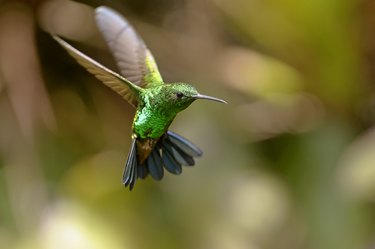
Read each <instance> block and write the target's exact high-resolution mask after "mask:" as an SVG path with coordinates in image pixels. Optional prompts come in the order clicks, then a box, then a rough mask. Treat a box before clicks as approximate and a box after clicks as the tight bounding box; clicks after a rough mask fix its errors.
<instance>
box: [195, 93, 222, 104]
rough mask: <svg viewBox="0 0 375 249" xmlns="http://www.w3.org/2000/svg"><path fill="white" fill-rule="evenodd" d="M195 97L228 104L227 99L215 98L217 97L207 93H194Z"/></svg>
mask: <svg viewBox="0 0 375 249" xmlns="http://www.w3.org/2000/svg"><path fill="white" fill-rule="evenodd" d="M193 98H195V99H207V100H212V101H216V102H220V103H224V104H228V103H227V102H226V101H225V100H222V99H219V98H215V97H211V96H207V95H203V94H199V93H198V94H197V95H194V96H193Z"/></svg>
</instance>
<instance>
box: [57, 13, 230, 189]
mask: <svg viewBox="0 0 375 249" xmlns="http://www.w3.org/2000/svg"><path fill="white" fill-rule="evenodd" d="M95 20H96V24H97V26H98V28H99V31H100V33H101V34H102V35H103V37H104V40H105V41H106V43H107V44H108V46H109V49H110V51H111V53H112V54H113V56H114V58H115V61H116V63H117V66H118V68H119V69H120V72H121V74H118V73H115V72H113V71H112V70H110V69H108V68H106V67H105V66H103V65H101V64H100V63H98V62H97V61H95V60H93V59H92V58H90V57H88V56H87V55H85V54H83V53H82V52H80V51H79V50H77V49H75V48H74V47H73V46H71V45H70V44H68V43H67V42H66V41H64V40H63V39H61V38H60V37H58V36H56V35H52V36H53V38H54V39H55V40H56V41H57V42H58V43H59V44H60V45H61V46H62V47H63V48H64V49H65V50H66V51H67V52H68V53H69V54H70V55H71V56H72V57H73V58H74V59H75V60H76V61H77V62H78V63H79V64H80V65H81V66H83V67H84V68H86V69H87V71H89V72H90V73H92V74H93V75H94V76H95V77H96V78H98V79H99V80H100V81H102V82H103V83H104V84H105V85H107V86H108V87H110V88H111V89H112V90H114V91H115V92H117V93H118V94H120V95H121V96H122V97H123V98H124V99H125V100H126V101H128V102H129V103H130V104H131V105H132V106H133V107H134V108H136V114H135V117H134V121H133V125H132V137H131V138H132V140H131V146H130V151H129V154H128V158H127V161H126V164H125V168H124V171H123V176H122V183H123V184H124V185H125V187H129V189H130V190H132V189H133V187H134V185H135V183H136V181H137V179H138V178H141V179H144V178H146V177H147V176H148V175H149V174H150V175H151V176H152V178H154V179H155V180H161V179H162V178H163V176H164V168H165V169H166V170H167V171H169V172H170V173H172V174H175V175H179V174H181V172H182V165H184V166H193V165H194V164H195V161H194V158H195V157H200V156H201V155H202V150H201V149H199V148H198V147H197V146H196V145H195V144H193V143H192V142H190V141H188V140H187V139H185V138H184V137H182V136H180V135H178V134H176V133H174V132H172V131H170V130H168V128H169V126H170V124H171V123H172V121H173V119H174V118H175V117H176V115H177V113H179V112H180V111H182V110H184V109H186V108H187V107H188V106H189V105H190V104H191V103H193V102H194V101H195V100H197V99H207V100H213V101H217V102H221V103H226V102H225V101H224V100H222V99H219V98H215V97H211V96H207V95H203V94H200V93H199V92H198V91H197V90H196V88H195V87H193V86H192V85H189V84H186V83H171V84H167V83H164V81H163V79H162V77H161V75H160V73H159V70H158V68H157V65H156V63H155V60H154V57H153V56H152V54H151V52H150V50H149V49H148V48H147V47H146V45H145V43H144V41H143V40H142V38H141V37H140V36H139V35H138V34H137V32H136V31H135V30H134V28H133V27H132V26H131V25H130V24H129V22H128V21H127V20H126V19H125V18H124V17H123V16H121V15H120V14H119V13H118V12H116V11H114V10H113V9H111V8H108V7H105V6H101V7H98V8H96V9H95Z"/></svg>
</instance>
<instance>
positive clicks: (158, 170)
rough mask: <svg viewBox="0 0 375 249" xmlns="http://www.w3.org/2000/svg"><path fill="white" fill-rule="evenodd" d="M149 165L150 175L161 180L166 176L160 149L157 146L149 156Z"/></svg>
mask: <svg viewBox="0 0 375 249" xmlns="http://www.w3.org/2000/svg"><path fill="white" fill-rule="evenodd" d="M147 167H148V171H149V172H150V175H151V176H152V178H154V179H155V180H161V179H162V178H163V176H164V170H163V161H162V160H161V157H160V153H159V149H158V148H157V147H155V148H154V150H153V151H152V152H151V154H150V156H149V157H148V158H147Z"/></svg>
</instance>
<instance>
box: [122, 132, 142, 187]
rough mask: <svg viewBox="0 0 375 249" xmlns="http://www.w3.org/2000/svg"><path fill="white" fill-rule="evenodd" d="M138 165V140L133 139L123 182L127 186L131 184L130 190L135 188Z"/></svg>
mask: <svg viewBox="0 0 375 249" xmlns="http://www.w3.org/2000/svg"><path fill="white" fill-rule="evenodd" d="M137 166H138V163H137V153H136V140H135V139H133V140H132V143H131V146H130V151H129V155H128V159H127V160H126V164H125V169H124V173H123V175H122V183H123V184H124V185H125V187H127V186H129V189H130V190H132V189H133V187H134V184H135V182H136V181H137V171H138V167H137Z"/></svg>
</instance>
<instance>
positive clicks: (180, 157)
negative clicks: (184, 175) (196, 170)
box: [163, 139, 195, 166]
mask: <svg viewBox="0 0 375 249" xmlns="http://www.w3.org/2000/svg"><path fill="white" fill-rule="evenodd" d="M163 146H164V148H165V149H166V150H167V151H168V152H169V153H170V154H171V155H173V157H174V158H175V159H176V161H177V162H179V163H180V164H181V165H185V166H193V165H194V164H195V162H194V159H193V157H191V156H189V155H188V154H186V153H185V152H183V151H182V150H181V149H180V148H179V147H177V146H176V145H175V144H173V143H172V142H170V140H169V139H166V141H164V143H163Z"/></svg>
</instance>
